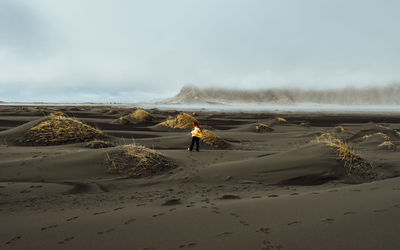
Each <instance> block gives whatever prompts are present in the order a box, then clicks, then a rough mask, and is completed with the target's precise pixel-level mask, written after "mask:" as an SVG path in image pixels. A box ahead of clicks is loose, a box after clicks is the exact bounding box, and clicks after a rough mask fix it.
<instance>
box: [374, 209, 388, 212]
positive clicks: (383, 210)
mask: <svg viewBox="0 0 400 250" xmlns="http://www.w3.org/2000/svg"><path fill="white" fill-rule="evenodd" d="M385 211H387V210H386V209H375V210H374V211H372V212H374V213H382V212H385Z"/></svg>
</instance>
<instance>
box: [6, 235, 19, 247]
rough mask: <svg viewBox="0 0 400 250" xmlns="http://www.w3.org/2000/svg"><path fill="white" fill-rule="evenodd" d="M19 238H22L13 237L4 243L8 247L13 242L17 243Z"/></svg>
mask: <svg viewBox="0 0 400 250" xmlns="http://www.w3.org/2000/svg"><path fill="white" fill-rule="evenodd" d="M21 238H22V236H20V235H18V236H15V237H14V238H12V239H11V240H9V241H7V242H6V243H5V245H9V244H11V243H13V242H14V241H17V240H19V239H21Z"/></svg>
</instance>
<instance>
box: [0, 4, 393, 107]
mask: <svg viewBox="0 0 400 250" xmlns="http://www.w3.org/2000/svg"><path fill="white" fill-rule="evenodd" d="M399 10H400V1H397V0H393V1H391V0H376V1H370V0H302V1H300V0H240V1H239V0H238V1H235V0H180V1H177V0H176V1H174V0H168V1H165V0H159V1H153V0H146V1H144V0H140V1H134V0H118V1H117V0H103V1H102V0H57V1H54V0H0V100H7V101H71V102H73V101H117V102H119V101H123V102H136V101H143V100H149V99H153V98H162V97H169V96H172V95H174V94H175V93H177V92H178V91H179V89H180V88H181V87H182V86H183V85H187V84H192V85H197V86H200V87H201V86H204V87H236V88H247V89H248V88H253V89H254V88H264V89H265V88H270V87H306V88H310V87H311V88H315V87H318V88H325V87H329V88H332V87H346V86H359V87H361V86H372V85H374V86H376V85H384V84H388V83H396V82H400V70H399V69H400V32H399V31H400V15H399Z"/></svg>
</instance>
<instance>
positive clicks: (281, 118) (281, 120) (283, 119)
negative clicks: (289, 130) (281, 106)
mask: <svg viewBox="0 0 400 250" xmlns="http://www.w3.org/2000/svg"><path fill="white" fill-rule="evenodd" d="M276 120H277V121H278V122H279V123H285V122H287V120H286V119H285V118H283V117H277V118H276Z"/></svg>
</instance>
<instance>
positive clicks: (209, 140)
mask: <svg viewBox="0 0 400 250" xmlns="http://www.w3.org/2000/svg"><path fill="white" fill-rule="evenodd" d="M202 134H203V136H202V138H201V140H202V141H203V142H205V143H206V144H207V145H209V146H212V147H214V148H225V147H226V146H227V143H226V141H225V140H224V139H222V138H221V137H219V136H218V135H216V134H214V133H213V132H211V131H210V130H208V129H203V132H202Z"/></svg>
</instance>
